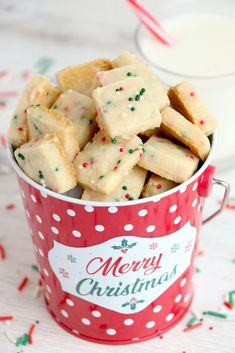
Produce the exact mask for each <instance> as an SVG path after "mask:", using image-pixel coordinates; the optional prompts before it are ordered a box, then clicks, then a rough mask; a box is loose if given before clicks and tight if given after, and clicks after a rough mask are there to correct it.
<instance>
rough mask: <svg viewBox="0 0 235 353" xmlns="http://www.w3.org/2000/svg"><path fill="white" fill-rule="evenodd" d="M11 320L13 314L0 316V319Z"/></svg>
mask: <svg viewBox="0 0 235 353" xmlns="http://www.w3.org/2000/svg"><path fill="white" fill-rule="evenodd" d="M10 320H13V316H11V315H10V316H0V321H10Z"/></svg>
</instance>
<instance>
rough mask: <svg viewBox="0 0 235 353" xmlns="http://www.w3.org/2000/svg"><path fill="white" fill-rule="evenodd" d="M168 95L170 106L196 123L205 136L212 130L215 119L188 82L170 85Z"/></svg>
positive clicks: (214, 127) (215, 124)
mask: <svg viewBox="0 0 235 353" xmlns="http://www.w3.org/2000/svg"><path fill="white" fill-rule="evenodd" d="M168 96H169V98H170V101H171V105H172V107H173V108H174V109H176V110H177V111H178V112H179V113H181V114H182V115H183V116H184V117H185V118H187V119H188V120H189V121H191V122H192V123H193V124H195V125H197V126H198V127H199V128H200V129H201V130H202V131H203V132H204V133H205V134H206V135H207V136H209V135H210V134H212V133H213V132H214V130H215V129H216V127H217V121H216V119H215V118H214V117H213V115H212V114H211V113H210V112H209V110H208V108H207V106H206V105H205V103H204V102H203V100H202V98H201V97H200V96H199V95H198V94H197V93H196V91H195V89H194V88H193V87H192V85H191V83H190V82H188V81H183V82H181V83H179V84H178V85H176V86H175V87H171V88H170V89H169V91H168Z"/></svg>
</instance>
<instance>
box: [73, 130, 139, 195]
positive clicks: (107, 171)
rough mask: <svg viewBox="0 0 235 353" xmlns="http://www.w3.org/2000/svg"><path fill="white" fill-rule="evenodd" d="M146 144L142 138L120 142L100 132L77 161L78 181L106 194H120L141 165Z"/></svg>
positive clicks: (75, 162)
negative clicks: (126, 177) (123, 185)
mask: <svg viewBox="0 0 235 353" xmlns="http://www.w3.org/2000/svg"><path fill="white" fill-rule="evenodd" d="M142 152H143V144H142V141H141V139H140V138H139V137H137V136H135V137H133V138H132V139H131V140H128V141H127V140H118V139H116V138H112V139H111V138H108V137H105V135H104V134H103V132H102V131H99V132H98V133H97V134H96V135H95V137H94V139H93V140H91V141H90V142H89V143H88V144H87V145H86V146H85V148H84V150H83V151H82V152H81V153H79V155H78V157H77V158H76V159H75V161H74V166H75V170H76V175H77V180H78V183H80V184H81V185H82V186H88V187H90V188H91V189H93V190H95V191H100V192H102V193H105V194H112V193H114V192H116V190H117V188H118V186H119V185H120V183H121V182H122V180H123V179H124V177H125V176H126V175H127V174H128V173H129V172H130V171H131V169H132V168H133V167H134V165H135V164H137V162H138V161H139V159H140V158H141V156H142Z"/></svg>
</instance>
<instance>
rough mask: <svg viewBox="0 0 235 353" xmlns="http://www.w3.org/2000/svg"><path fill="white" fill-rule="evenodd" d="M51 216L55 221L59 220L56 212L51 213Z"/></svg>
mask: <svg viewBox="0 0 235 353" xmlns="http://www.w3.org/2000/svg"><path fill="white" fill-rule="evenodd" d="M52 217H53V219H54V220H55V221H56V222H60V216H59V215H58V214H56V213H53V215H52Z"/></svg>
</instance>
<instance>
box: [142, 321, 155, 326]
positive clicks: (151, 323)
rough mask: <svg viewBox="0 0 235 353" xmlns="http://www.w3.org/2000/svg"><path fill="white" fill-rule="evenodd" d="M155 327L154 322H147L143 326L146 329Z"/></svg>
mask: <svg viewBox="0 0 235 353" xmlns="http://www.w3.org/2000/svg"><path fill="white" fill-rule="evenodd" d="M155 325H156V322H155V321H149V322H147V324H146V325H145V327H146V328H153V327H154V326H155Z"/></svg>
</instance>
